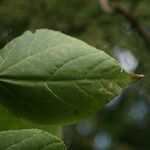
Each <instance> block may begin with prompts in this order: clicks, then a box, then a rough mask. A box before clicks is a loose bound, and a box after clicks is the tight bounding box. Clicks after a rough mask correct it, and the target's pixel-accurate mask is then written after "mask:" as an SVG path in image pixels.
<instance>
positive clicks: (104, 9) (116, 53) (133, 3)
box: [0, 0, 150, 150]
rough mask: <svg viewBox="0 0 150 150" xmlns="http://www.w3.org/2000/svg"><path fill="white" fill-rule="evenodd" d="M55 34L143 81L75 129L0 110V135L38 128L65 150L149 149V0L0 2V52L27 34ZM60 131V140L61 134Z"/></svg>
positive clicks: (16, 0)
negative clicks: (80, 42)
mask: <svg viewBox="0 0 150 150" xmlns="http://www.w3.org/2000/svg"><path fill="white" fill-rule="evenodd" d="M37 28H49V29H53V30H59V31H61V32H64V33H66V34H68V35H71V36H74V37H77V38H79V39H81V40H84V41H86V42H87V43H89V44H90V45H92V46H95V47H96V48H98V49H101V50H104V51H105V52H106V53H108V54H109V55H111V56H112V57H114V58H115V59H116V60H118V62H119V63H120V64H121V66H122V68H124V69H125V70H127V71H130V72H134V73H139V74H144V75H145V78H144V79H143V80H141V81H140V82H138V83H136V84H133V85H131V86H129V87H127V88H126V89H124V91H123V92H122V93H121V94H120V95H119V96H118V97H116V98H115V99H114V100H112V101H111V102H110V103H108V104H107V105H106V107H105V108H104V109H103V110H101V111H100V112H98V113H97V114H95V115H94V116H91V117H89V118H87V120H83V121H81V122H79V123H78V124H76V125H68V126H64V127H63V129H61V127H60V126H53V125H45V126H43V125H37V124H35V123H31V122H29V121H27V120H24V119H22V118H16V117H15V116H13V115H12V114H10V113H9V112H8V111H7V110H6V109H5V108H3V106H0V130H8V129H21V128H41V129H45V130H47V131H49V132H51V133H53V134H55V135H57V136H61V137H62V138H63V140H64V142H65V144H66V146H67V148H68V149H69V150H149V149H150V1H149V0H111V1H107V0H0V48H2V47H3V46H4V45H5V44H6V43H7V42H9V41H10V40H12V39H13V38H15V37H17V36H19V35H21V34H22V33H23V32H24V31H26V30H32V31H34V30H35V29H37ZM60 130H61V132H62V135H60Z"/></svg>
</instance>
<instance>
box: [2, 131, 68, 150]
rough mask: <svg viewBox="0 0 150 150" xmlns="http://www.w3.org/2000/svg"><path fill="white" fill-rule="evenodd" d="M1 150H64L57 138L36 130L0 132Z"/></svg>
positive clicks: (62, 144)
mask: <svg viewBox="0 0 150 150" xmlns="http://www.w3.org/2000/svg"><path fill="white" fill-rule="evenodd" d="M0 149H1V150H66V148H65V145H64V143H63V142H62V141H61V140H59V139H58V138H57V137H55V136H53V135H51V134H49V133H47V132H44V131H41V130H37V129H26V130H25V129H23V130H9V131H2V132H0Z"/></svg>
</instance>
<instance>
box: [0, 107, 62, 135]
mask: <svg viewBox="0 0 150 150" xmlns="http://www.w3.org/2000/svg"><path fill="white" fill-rule="evenodd" d="M29 128H37V129H40V130H44V131H47V132H49V133H51V134H53V135H55V136H57V137H61V135H62V134H61V128H62V126H61V125H54V124H52V125H51V124H50V125H49V124H38V123H33V122H30V121H29V120H27V119H25V118H21V117H17V116H14V115H13V114H12V113H10V112H9V111H8V110H7V109H5V108H4V107H3V106H2V105H0V131H4V130H20V129H29Z"/></svg>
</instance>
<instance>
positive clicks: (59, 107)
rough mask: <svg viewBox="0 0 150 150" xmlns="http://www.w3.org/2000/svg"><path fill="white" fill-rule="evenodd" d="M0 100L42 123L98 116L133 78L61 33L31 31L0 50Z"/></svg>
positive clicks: (102, 56) (71, 121)
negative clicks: (96, 113)
mask: <svg viewBox="0 0 150 150" xmlns="http://www.w3.org/2000/svg"><path fill="white" fill-rule="evenodd" d="M0 64H1V65H0V102H1V103H2V104H3V105H4V106H5V107H7V108H8V109H9V110H11V111H12V112H14V113H15V114H16V115H20V116H24V117H26V118H28V119H30V120H34V121H37V122H42V123H55V124H56V123H74V122H77V121H79V120H81V119H83V118H86V117H88V116H89V115H92V114H94V113H95V112H97V111H98V110H99V109H100V108H102V107H103V106H104V105H105V104H106V103H107V102H109V101H110V100H111V99H112V98H114V97H115V96H117V95H118V93H119V92H120V91H121V89H122V87H124V86H126V85H127V84H128V83H129V82H130V80H131V78H130V74H128V73H126V72H125V71H124V70H122V69H121V68H120V66H119V64H118V63H117V62H116V61H115V60H114V59H113V58H111V57H110V56H109V55H107V54H106V53H105V52H103V51H101V50H98V49H96V48H94V47H92V46H89V45H88V44H86V43H85V42H83V41H80V40H77V39H75V38H72V37H70V36H67V35H65V34H62V33H60V32H56V31H52V30H47V29H41V30H37V31H36V32H35V33H31V32H29V31H27V32H25V33H24V34H23V35H22V36H20V37H18V38H16V39H14V40H12V41H11V42H10V43H8V44H7V45H6V46H5V47H4V48H3V49H2V50H1V51H0Z"/></svg>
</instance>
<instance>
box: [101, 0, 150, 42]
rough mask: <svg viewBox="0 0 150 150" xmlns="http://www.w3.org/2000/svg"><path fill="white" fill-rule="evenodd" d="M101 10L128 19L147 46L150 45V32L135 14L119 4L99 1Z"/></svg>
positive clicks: (106, 0)
mask: <svg viewBox="0 0 150 150" xmlns="http://www.w3.org/2000/svg"><path fill="white" fill-rule="evenodd" d="M99 2H100V5H101V8H102V9H103V10H104V11H105V12H106V13H114V12H116V13H118V14H120V15H121V16H123V17H124V18H126V19H127V20H128V21H129V22H130V23H131V25H132V27H133V28H135V29H136V31H137V33H138V34H139V35H140V36H141V37H142V38H143V40H144V41H145V43H146V44H147V45H150V32H149V31H147V30H145V28H144V27H143V26H142V25H141V24H140V22H139V21H138V19H137V18H136V16H135V15H134V13H132V12H130V11H127V10H125V9H123V8H122V7H121V6H120V5H119V4H117V3H111V4H110V3H108V0H99Z"/></svg>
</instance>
